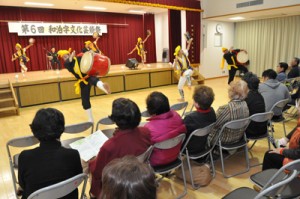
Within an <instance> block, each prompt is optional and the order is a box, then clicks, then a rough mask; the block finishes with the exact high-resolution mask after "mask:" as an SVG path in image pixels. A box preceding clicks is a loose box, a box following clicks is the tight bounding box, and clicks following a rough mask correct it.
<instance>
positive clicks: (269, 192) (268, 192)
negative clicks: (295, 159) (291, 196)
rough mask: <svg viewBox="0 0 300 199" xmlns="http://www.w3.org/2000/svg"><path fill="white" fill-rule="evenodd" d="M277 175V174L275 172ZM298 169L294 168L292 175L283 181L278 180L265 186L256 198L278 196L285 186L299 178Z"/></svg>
mask: <svg viewBox="0 0 300 199" xmlns="http://www.w3.org/2000/svg"><path fill="white" fill-rule="evenodd" d="M275 175H276V174H275ZM297 176H298V172H297V170H293V171H292V172H291V173H290V175H289V176H288V177H287V178H285V179H284V180H282V181H279V182H277V183H276V184H270V186H269V185H268V186H264V187H263V189H262V190H261V192H260V193H259V194H258V195H256V197H255V198H254V199H261V198H265V196H267V198H277V197H276V196H277V195H278V194H280V193H281V192H282V190H283V189H284V188H285V186H286V185H287V184H288V183H289V182H291V181H292V180H293V179H295V178H297Z"/></svg>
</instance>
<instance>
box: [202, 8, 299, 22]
mask: <svg viewBox="0 0 300 199" xmlns="http://www.w3.org/2000/svg"><path fill="white" fill-rule="evenodd" d="M295 15H300V5H295V6H288V7H281V8H273V9H265V10H255V11H249V12H244V13H237V14H230V15H223V16H218V17H209V18H204V19H207V20H213V21H227V22H233V20H230V19H229V18H232V17H243V18H245V19H243V20H239V21H250V20H258V19H268V18H276V17H286V16H295ZM234 22H238V21H234Z"/></svg>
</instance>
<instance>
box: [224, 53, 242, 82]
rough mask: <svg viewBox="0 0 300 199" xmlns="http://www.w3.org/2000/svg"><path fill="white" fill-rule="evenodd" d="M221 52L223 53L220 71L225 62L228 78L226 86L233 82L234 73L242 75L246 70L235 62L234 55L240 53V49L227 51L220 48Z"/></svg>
mask: <svg viewBox="0 0 300 199" xmlns="http://www.w3.org/2000/svg"><path fill="white" fill-rule="evenodd" d="M222 51H223V53H224V55H223V59H222V63H221V66H220V67H221V69H223V68H224V63H225V60H226V62H227V67H228V72H229V77H228V84H230V82H232V81H233V79H234V76H235V73H236V71H237V70H240V71H242V72H243V73H247V72H248V69H247V68H246V67H245V66H244V65H242V64H239V63H238V62H237V60H236V54H237V53H238V52H240V51H241V50H240V49H232V48H230V50H228V49H227V48H222Z"/></svg>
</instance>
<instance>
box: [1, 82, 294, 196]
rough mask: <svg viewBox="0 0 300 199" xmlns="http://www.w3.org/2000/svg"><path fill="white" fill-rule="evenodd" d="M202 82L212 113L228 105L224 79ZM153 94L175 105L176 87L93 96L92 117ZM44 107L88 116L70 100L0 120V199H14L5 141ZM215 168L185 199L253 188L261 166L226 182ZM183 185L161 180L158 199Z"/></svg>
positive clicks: (74, 118)
mask: <svg viewBox="0 0 300 199" xmlns="http://www.w3.org/2000/svg"><path fill="white" fill-rule="evenodd" d="M205 83H206V85H208V86H210V87H212V88H213V90H214V92H215V102H214V103H213V107H214V108H215V110H217V108H218V107H219V106H220V105H223V104H225V103H227V102H228V97H227V88H228V86H227V78H219V79H212V80H206V81H205ZM152 91H161V92H163V93H164V94H165V95H167V96H168V97H169V100H170V104H174V103H176V102H177V100H176V99H177V98H179V94H178V91H177V86H176V85H171V86H164V87H156V88H151V89H143V90H136V91H131V92H122V93H117V94H112V95H107V96H98V97H93V98H91V103H92V108H93V115H94V118H95V120H98V119H99V118H102V117H105V116H108V115H110V113H111V105H112V101H113V100H114V99H116V98H119V97H126V98H130V99H132V100H133V101H135V102H136V103H137V104H138V105H139V107H140V109H141V111H143V110H145V107H146V105H145V99H146V96H147V95H148V94H149V93H150V92H152ZM192 92H193V89H192V90H188V89H187V88H185V95H186V99H187V100H188V101H189V107H188V109H189V108H190V107H191V106H192ZM44 107H53V108H57V109H59V110H61V111H62V112H63V113H64V115H65V119H66V124H72V123H78V122H83V121H86V120H87V116H86V114H85V112H84V110H83V109H82V108H81V101H80V100H71V101H65V102H59V103H52V104H46V105H40V106H33V107H28V108H22V109H21V110H20V116H10V117H5V118H0V124H1V125H0V133H1V136H0V143H1V146H0V150H1V152H2V153H1V156H0V157H1V158H0V199H7V198H14V194H13V186H12V180H11V173H10V170H9V162H8V158H7V153H6V148H5V145H6V142H7V141H8V140H9V139H11V138H14V137H19V136H25V135H30V134H31V132H30V128H29V124H30V123H31V122H32V119H33V117H34V115H35V113H36V111H37V110H38V109H40V108H44ZM295 125H296V122H295V121H291V122H289V123H288V124H287V130H288V131H290V130H291V129H292V128H293V127H294V126H295ZM275 131H276V132H275V137H277V138H278V137H282V136H283V130H282V125H275ZM88 134H89V132H85V133H83V134H82V135H88ZM65 138H68V136H67V135H63V136H62V139H65ZM266 150H267V142H266V141H259V142H258V143H257V144H256V146H255V147H254V149H253V150H252V152H251V153H250V158H251V163H252V164H254V163H257V162H258V161H259V162H262V158H263V155H264V152H265V151H266ZM243 162H244V160H243V156H242V155H238V156H234V157H232V159H229V160H228V161H226V166H227V168H228V171H229V172H230V171H237V170H240V169H243V166H244V165H243ZM215 165H216V169H217V175H216V178H215V179H214V180H213V181H212V182H211V184H210V185H209V186H207V187H203V188H200V189H199V190H196V191H195V190H193V189H192V188H191V186H188V194H187V196H186V197H185V198H189V199H194V198H212V199H213V198H221V197H222V196H223V195H225V194H226V193H228V192H229V191H231V190H233V189H235V188H238V187H241V186H246V187H252V183H251V182H250V181H249V176H250V175H251V174H253V173H256V172H258V171H260V170H261V167H260V166H258V167H254V168H251V169H250V171H249V172H248V173H246V174H243V175H239V176H237V177H232V178H229V179H225V178H223V176H222V175H221V173H220V170H221V167H220V162H219V161H216V162H215ZM182 184H183V183H182V182H181V181H180V180H177V179H176V178H172V179H171V180H169V179H164V180H163V181H162V182H161V184H160V186H159V188H158V198H175V195H177V194H180V193H181V191H182V189H183V186H182ZM88 186H89V185H88Z"/></svg>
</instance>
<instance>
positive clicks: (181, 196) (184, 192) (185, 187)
mask: <svg viewBox="0 0 300 199" xmlns="http://www.w3.org/2000/svg"><path fill="white" fill-rule="evenodd" d="M181 172H182V178H183V184H184V191H183V193H182V194H181V195H180V196H178V197H177V199H180V198H183V197H184V196H185V195H186V194H187V186H186V177H185V173H184V166H183V162H182V164H181Z"/></svg>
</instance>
